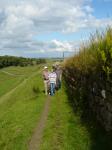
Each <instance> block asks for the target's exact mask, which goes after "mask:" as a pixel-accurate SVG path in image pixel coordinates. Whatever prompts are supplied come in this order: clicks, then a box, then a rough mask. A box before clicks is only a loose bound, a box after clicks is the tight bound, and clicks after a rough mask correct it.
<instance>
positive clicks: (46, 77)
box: [42, 66, 49, 95]
mask: <svg viewBox="0 0 112 150" xmlns="http://www.w3.org/2000/svg"><path fill="white" fill-rule="evenodd" d="M42 75H43V79H44V88H45V95H47V94H48V90H49V71H48V67H47V66H45V67H44V70H43V74H42Z"/></svg>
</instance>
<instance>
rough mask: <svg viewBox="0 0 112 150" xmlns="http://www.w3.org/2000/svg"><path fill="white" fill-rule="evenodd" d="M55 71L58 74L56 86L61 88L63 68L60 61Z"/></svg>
mask: <svg viewBox="0 0 112 150" xmlns="http://www.w3.org/2000/svg"><path fill="white" fill-rule="evenodd" d="M55 73H56V75H57V78H56V88H57V90H58V89H60V88H61V80H62V69H61V67H60V65H59V63H57V64H56V69H55Z"/></svg>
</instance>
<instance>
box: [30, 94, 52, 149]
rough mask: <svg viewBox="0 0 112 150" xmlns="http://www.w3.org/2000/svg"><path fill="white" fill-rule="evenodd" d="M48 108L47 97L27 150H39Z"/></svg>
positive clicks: (48, 98)
mask: <svg viewBox="0 0 112 150" xmlns="http://www.w3.org/2000/svg"><path fill="white" fill-rule="evenodd" d="M49 108H50V96H48V97H47V98H46V103H45V106H44V110H43V112H42V115H41V117H40V120H39V122H38V124H37V127H36V128H35V130H34V133H33V136H32V139H31V140H30V142H29V147H28V150H39V147H40V144H41V139H42V136H43V131H44V128H45V124H46V121H47V117H48V113H49Z"/></svg>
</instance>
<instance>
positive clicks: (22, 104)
mask: <svg viewBox="0 0 112 150" xmlns="http://www.w3.org/2000/svg"><path fill="white" fill-rule="evenodd" d="M4 70H5V71H7V72H10V73H14V74H24V76H21V77H20V76H10V75H8V74H5V73H3V72H0V85H1V86H0V92H1V93H0V149H1V150H25V149H27V146H28V145H27V144H28V141H29V139H30V138H31V135H32V132H33V130H34V128H35V126H36V123H37V121H38V119H39V117H40V113H41V111H42V109H43V106H44V102H45V96H44V93H43V91H42V90H43V82H42V78H41V72H40V66H36V67H25V68H21V67H9V68H5V69H4Z"/></svg>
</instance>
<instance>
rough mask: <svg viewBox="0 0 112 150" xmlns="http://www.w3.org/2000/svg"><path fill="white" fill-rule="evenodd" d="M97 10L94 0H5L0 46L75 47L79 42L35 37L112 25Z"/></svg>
mask: <svg viewBox="0 0 112 150" xmlns="http://www.w3.org/2000/svg"><path fill="white" fill-rule="evenodd" d="M93 11H94V9H93V8H92V7H91V0H78V1H77V0H69V1H68V0H15V1H14V0H10V1H9V0H1V1H0V50H12V51H14V52H16V51H20V52H21V53H22V52H23V51H26V52H27V51H28V52H29V51H30V50H32V52H34V51H35V52H37V51H38V52H46V51H64V50H68V51H72V50H74V48H75V47H76V45H75V44H74V43H75V42H74V43H73V42H61V41H58V40H52V41H50V42H39V41H34V40H33V37H34V36H38V34H40V33H46V34H49V33H50V32H62V33H64V34H65V33H66V34H68V33H73V32H76V31H79V30H80V29H88V28H98V27H104V26H106V25H112V20H111V19H105V18H104V19H97V18H95V17H94V16H93V14H92V13H93Z"/></svg>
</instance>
